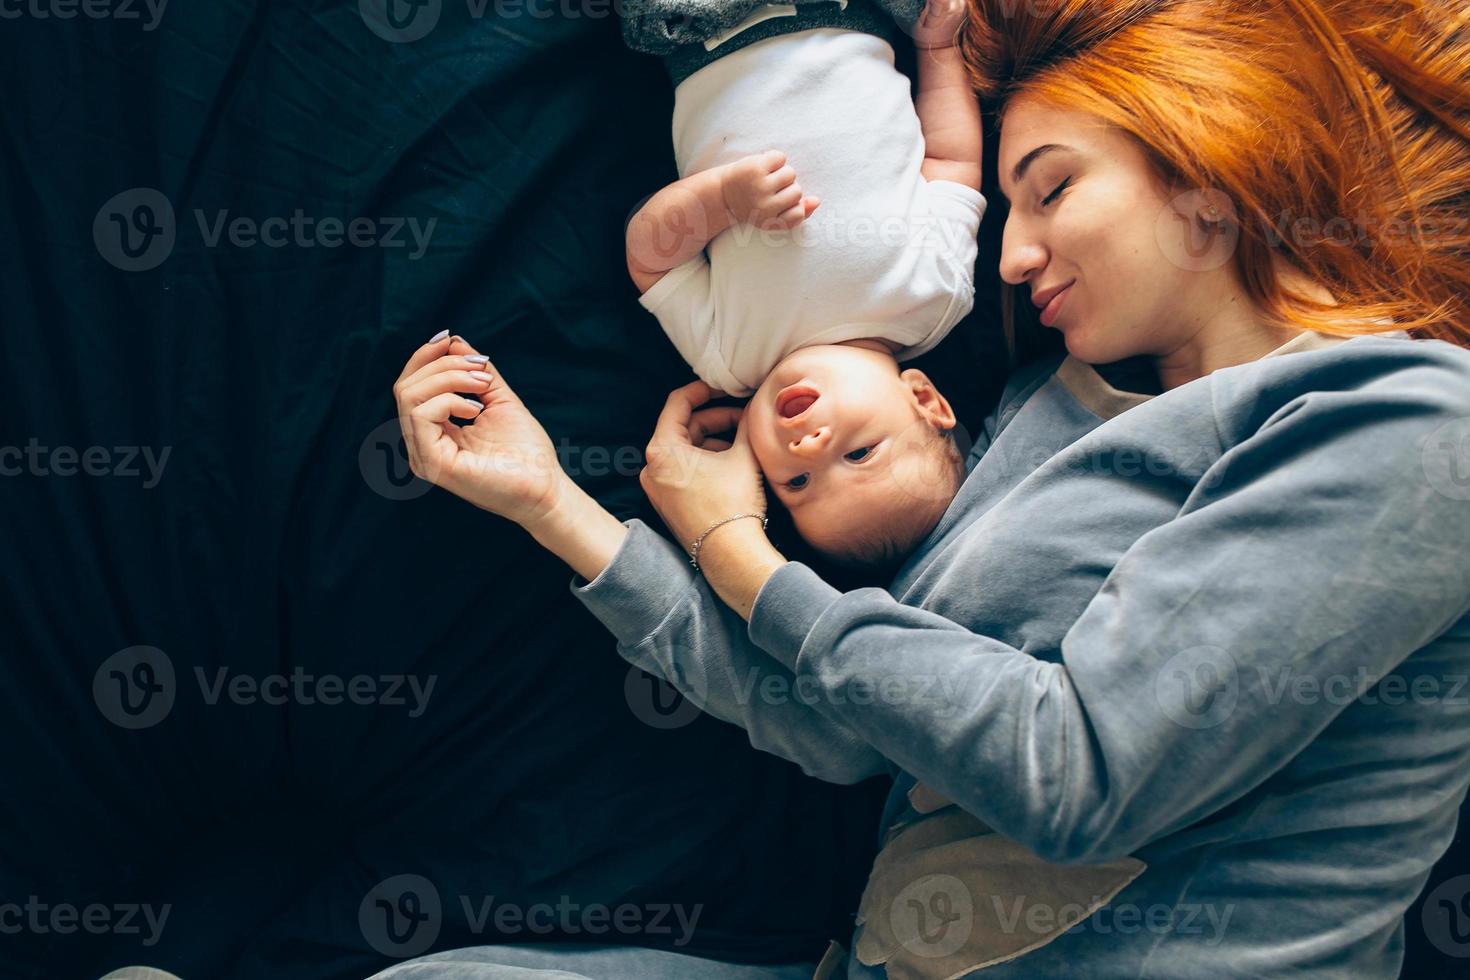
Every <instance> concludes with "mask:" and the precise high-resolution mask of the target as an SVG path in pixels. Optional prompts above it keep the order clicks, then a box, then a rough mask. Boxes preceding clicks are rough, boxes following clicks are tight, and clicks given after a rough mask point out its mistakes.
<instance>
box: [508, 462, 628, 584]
mask: <svg viewBox="0 0 1470 980" xmlns="http://www.w3.org/2000/svg"><path fill="white" fill-rule="evenodd" d="M563 480H564V482H563V484H562V486H561V488H560V492H559V493H558V494H557V501H556V503H555V504H554V505H553V506H552V507H551V509H550V510H548V511H546V513H544V514H543V515H542V516H541V517H539V518H537V519H536V520H534V521H527V522H526V523H524V524H522V525H521V526H522V527H524V528H525V529H526V531H527V532H528V533H530V535H531V537H533V538H535V539H536V543H537V544H539V545H541V547H543V548H545V549H546V550H547V551H549V552H551V553H552V554H554V555H556V556H557V557H558V558H560V559H561V560H562V561H564V562H566V563H567V564H568V565H570V566H571V568H572V571H574V572H576V573H577V574H578V575H580V576H582V578H584V579H586V580H587V581H589V582H590V581H592V580H593V579H595V578H597V576H599V575H601V574H602V571H603V569H605V568H607V566H608V565H609V564H611V563H612V560H613V556H614V555H616V554H617V553H618V549H619V548H620V547H622V544H623V539H624V538H626V537H627V536H628V527H627V525H626V524H624V523H623V522H622V521H620V520H618V519H617V518H616V517H614V516H613V515H612V514H610V513H608V512H607V509H606V508H604V507H603V506H602V505H601V504H599V503H598V502H597V501H596V500H594V499H593V498H592V497H591V495H589V494H588V493H587V491H585V490H583V489H582V488H581V487H579V486H577V484H576V483H574V482H573V481H572V479H571V477H566V476H564V477H563Z"/></svg>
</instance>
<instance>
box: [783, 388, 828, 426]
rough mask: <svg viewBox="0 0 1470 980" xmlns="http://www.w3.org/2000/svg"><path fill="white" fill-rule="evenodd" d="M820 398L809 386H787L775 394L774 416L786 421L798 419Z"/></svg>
mask: <svg viewBox="0 0 1470 980" xmlns="http://www.w3.org/2000/svg"><path fill="white" fill-rule="evenodd" d="M820 397H821V394H820V393H819V392H818V391H817V390H816V389H815V388H812V387H810V386H809V385H801V384H796V385H787V386H786V387H785V388H782V389H781V390H780V391H778V392H777V393H776V414H777V415H779V416H780V417H781V418H783V419H786V420H788V421H789V420H791V419H794V418H798V417H800V416H801V415H803V414H805V413H806V411H807V409H809V408H811V407H812V406H813V405H815V404H816V401H817V399H818V398H820Z"/></svg>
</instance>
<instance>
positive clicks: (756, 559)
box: [699, 520, 786, 620]
mask: <svg viewBox="0 0 1470 980" xmlns="http://www.w3.org/2000/svg"><path fill="white" fill-rule="evenodd" d="M785 564H786V558H785V556H784V555H782V554H781V552H779V551H777V550H776V547H775V545H773V544H771V540H770V539H769V538H767V537H766V532H765V528H764V527H762V526H761V522H760V521H755V520H742V521H733V522H731V523H729V524H724V525H721V526H720V527H718V528H716V529H715V530H714V531H712V532H710V534H709V535H708V536H707V537H706V538H705V540H704V543H703V544H702V545H701V546H700V549H699V570H700V572H702V573H703V574H704V578H705V581H707V582H708V583H709V585H710V588H712V589H714V590H715V594H716V595H718V596H719V597H720V599H721V600H722V601H723V602H724V603H725V605H727V606H729V607H730V608H731V609H733V610H735V611H736V612H737V613H739V614H740V618H741V619H745V620H749V619H750V613H751V610H752V609H753V608H754V606H755V598H756V596H757V595H759V594H760V590H761V587H762V586H763V585H765V584H766V580H767V579H769V578H770V577H771V576H772V575H774V574H775V573H776V570H777V569H779V568H780V567H781V566H782V565H785Z"/></svg>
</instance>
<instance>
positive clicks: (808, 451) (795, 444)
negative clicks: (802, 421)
mask: <svg viewBox="0 0 1470 980" xmlns="http://www.w3.org/2000/svg"><path fill="white" fill-rule="evenodd" d="M831 441H832V427H831V426H827V425H823V426H819V427H818V428H817V429H815V430H813V431H811V432H808V433H807V434H806V435H804V436H802V437H801V438H800V439H796V440H793V441H792V443H791V451H792V452H793V453H795V454H796V455H798V456H805V457H811V456H815V455H817V454H818V453H820V452H821V451H822V450H823V449H826V448H827V443H829V442H831Z"/></svg>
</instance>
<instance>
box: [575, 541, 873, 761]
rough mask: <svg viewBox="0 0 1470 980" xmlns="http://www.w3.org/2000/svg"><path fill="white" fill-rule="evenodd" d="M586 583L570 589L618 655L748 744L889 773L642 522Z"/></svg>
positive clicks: (775, 752) (797, 758)
mask: <svg viewBox="0 0 1470 980" xmlns="http://www.w3.org/2000/svg"><path fill="white" fill-rule="evenodd" d="M626 523H627V527H628V535H627V537H626V538H624V539H623V543H622V545H621V546H620V547H619V549H618V551H617V554H615V555H614V556H613V560H612V561H611V562H610V563H609V564H608V566H607V568H605V569H603V571H602V573H601V574H600V575H598V576H597V578H595V579H593V580H592V581H591V582H586V581H585V580H583V579H582V578H581V577H580V576H575V577H573V580H572V583H571V589H572V594H573V595H575V596H576V597H577V598H578V599H580V600H581V601H582V603H583V604H584V605H586V607H587V608H588V609H589V610H590V611H591V612H592V614H593V615H595V616H596V617H597V618H598V619H599V620H601V621H602V623H603V625H604V626H606V627H607V628H608V629H609V630H611V631H612V634H613V636H614V637H615V638H616V640H617V649H618V653H619V654H621V655H622V656H623V658H624V659H625V660H627V661H628V662H629V663H631V664H634V665H635V666H637V667H639V668H641V669H642V670H645V671H647V672H648V673H650V674H653V675H654V676H656V677H660V678H662V679H663V680H665V681H667V682H668V683H670V684H672V685H673V686H674V687H675V688H677V689H678V691H679V692H680V693H681V694H683V695H684V696H685V697H687V698H688V699H689V700H690V701H691V702H693V703H694V704H695V705H696V706H698V707H699V708H700V709H701V710H703V711H704V712H706V713H707V714H711V715H714V716H715V717H716V718H719V719H721V720H723V721H727V722H730V723H732V724H735V725H739V726H740V727H742V728H744V729H745V731H746V733H747V734H748V735H749V737H750V744H751V745H753V746H755V747H756V748H757V749H760V750H761V751H763V752H769V753H771V754H773V755H777V756H780V757H781V758H783V759H786V760H788V761H790V762H794V763H796V764H797V765H798V766H800V767H801V768H802V770H803V771H804V772H806V773H807V774H808V775H810V776H814V777H816V778H817V779H821V780H824V781H826V782H830V783H856V782H860V781H861V780H863V779H866V778H868V777H869V776H875V775H886V774H891V772H892V769H891V766H890V764H889V763H888V761H887V760H886V759H884V758H883V756H882V755H880V754H879V753H878V752H877V751H875V750H874V749H873V748H872V747H871V746H869V745H868V744H867V743H866V742H865V741H864V740H863V739H862V737H861V736H860V735H858V734H856V733H855V732H854V731H853V730H852V729H851V728H849V727H848V726H847V725H846V723H845V722H843V721H841V720H840V719H836V718H829V717H827V716H825V715H823V714H821V713H819V712H817V711H816V710H814V709H813V707H812V705H811V702H812V700H813V697H814V692H813V691H812V689H811V688H812V685H811V682H810V681H809V680H808V681H798V679H797V678H796V677H795V676H794V675H793V674H792V673H791V671H790V670H788V669H787V668H785V667H783V666H781V665H780V664H778V663H777V662H776V661H775V660H773V659H771V657H770V656H769V655H767V654H766V653H765V652H763V651H762V650H760V649H759V648H758V647H756V646H755V645H754V644H753V643H751V641H750V639H749V637H748V636H747V635H746V625H745V622H744V620H742V619H741V618H740V616H739V615H737V614H736V613H734V612H733V611H731V610H730V608H729V607H728V606H726V605H725V604H724V603H723V602H721V601H720V599H719V597H718V596H716V595H715V594H714V593H713V592H712V591H711V590H710V588H709V585H708V583H706V582H705V580H704V578H703V576H701V575H699V574H697V573H696V572H695V571H694V569H693V568H692V567H691V566H690V564H689V560H688V558H687V557H685V556H684V555H683V554H682V553H681V552H680V551H679V550H678V548H677V547H675V546H674V544H673V543H672V542H670V541H668V540H667V539H666V538H664V537H663V536H662V535H660V534H658V533H657V532H655V531H654V530H653V529H652V528H650V527H648V525H646V524H644V523H643V522H642V521H640V520H638V519H636V518H634V519H632V520H629V521H627V522H626Z"/></svg>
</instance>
